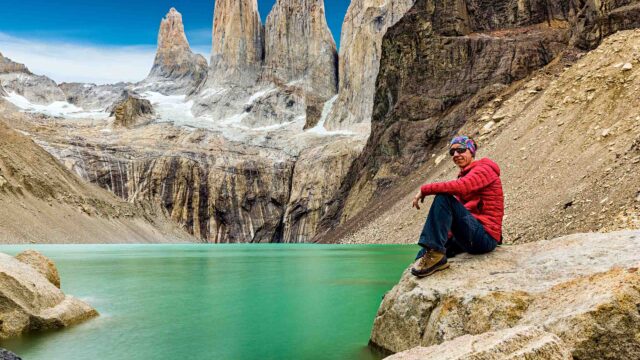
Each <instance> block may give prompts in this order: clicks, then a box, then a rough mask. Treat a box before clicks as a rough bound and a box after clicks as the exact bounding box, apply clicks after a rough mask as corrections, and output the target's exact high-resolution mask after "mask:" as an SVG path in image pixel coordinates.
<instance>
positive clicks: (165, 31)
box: [158, 7, 190, 50]
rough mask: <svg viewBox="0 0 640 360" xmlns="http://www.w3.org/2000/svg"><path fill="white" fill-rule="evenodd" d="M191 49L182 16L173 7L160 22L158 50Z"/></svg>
mask: <svg viewBox="0 0 640 360" xmlns="http://www.w3.org/2000/svg"><path fill="white" fill-rule="evenodd" d="M170 47H174V48H178V47H181V48H185V49H190V48H189V41H188V40H187V36H186V35H185V33H184V24H183V23H182V14H180V12H178V10H176V8H174V7H172V8H171V9H170V10H169V12H168V13H167V15H165V17H164V18H163V19H162V21H161V22H160V31H159V33H158V49H159V50H160V49H161V48H170Z"/></svg>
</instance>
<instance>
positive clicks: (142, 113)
mask: <svg viewBox="0 0 640 360" xmlns="http://www.w3.org/2000/svg"><path fill="white" fill-rule="evenodd" d="M153 114H154V111H153V106H152V105H151V102H150V101H149V100H147V99H142V98H140V97H138V96H135V95H132V94H129V93H125V94H124V95H123V97H122V98H121V99H120V100H119V101H118V102H116V103H115V104H114V105H113V110H112V111H111V116H114V117H115V121H114V123H113V124H114V125H115V126H123V127H133V126H137V125H142V124H145V123H147V122H149V121H150V120H151V119H152V117H153Z"/></svg>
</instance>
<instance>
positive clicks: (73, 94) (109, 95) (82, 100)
mask: <svg viewBox="0 0 640 360" xmlns="http://www.w3.org/2000/svg"><path fill="white" fill-rule="evenodd" d="M132 86H133V85H132V84H131V83H125V82H120V83H117V84H109V85H96V84H85V83H62V84H60V85H59V88H60V89H61V90H62V91H63V92H64V94H65V96H66V98H67V101H68V102H69V103H71V104H74V105H76V106H78V107H80V108H82V109H84V110H107V109H109V107H110V106H112V105H113V103H114V102H116V101H117V100H118V99H119V98H120V97H121V96H122V93H123V92H124V91H125V90H126V89H128V88H130V87H132Z"/></svg>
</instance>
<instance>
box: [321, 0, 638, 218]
mask: <svg viewBox="0 0 640 360" xmlns="http://www.w3.org/2000/svg"><path fill="white" fill-rule="evenodd" d="M605 5H606V6H601V7H598V6H595V4H594V3H592V2H579V3H578V2H565V1H552V2H548V1H534V2H532V3H530V4H528V6H524V4H523V3H521V2H516V1H510V0H505V1H500V2H484V1H475V0H466V1H462V2H460V1H445V2H438V1H431V0H419V1H417V2H416V4H415V5H414V7H413V8H412V9H411V10H410V11H409V12H408V13H407V14H406V15H405V16H404V17H403V18H402V20H400V21H399V22H398V23H397V24H396V25H395V26H393V27H392V28H390V29H389V31H388V32H387V34H386V35H385V39H384V40H383V45H382V49H383V50H382V54H383V55H382V60H381V66H380V73H379V75H378V80H377V89H376V95H375V100H374V108H373V117H372V130H371V136H370V138H369V140H368V144H367V146H366V147H365V149H364V151H363V154H362V155H361V156H360V157H359V159H357V160H356V161H355V162H354V166H353V167H352V169H351V171H350V172H349V175H347V179H346V181H345V182H344V183H343V185H342V187H341V195H340V196H338V198H336V201H335V202H334V204H333V205H332V209H331V210H330V211H329V212H328V215H327V216H326V217H325V219H324V221H323V224H324V225H323V226H324V228H325V229H328V228H330V227H331V226H334V225H335V224H336V223H337V222H339V221H341V220H343V221H344V220H345V219H347V218H350V217H352V216H353V215H355V214H356V213H357V212H358V211H359V209H362V207H363V206H364V205H365V204H366V203H367V201H368V200H369V199H371V198H372V196H373V194H374V193H380V190H383V189H386V188H389V187H390V186H391V184H394V183H395V182H396V181H397V180H398V179H399V178H400V177H403V176H406V175H407V174H409V173H410V172H411V171H414V170H415V169H417V168H418V167H419V166H420V165H422V164H424V163H425V162H426V161H427V160H428V157H429V156H430V155H429V154H432V153H433V152H434V149H436V148H438V146H442V144H443V143H442V141H443V140H444V139H448V138H449V136H451V135H452V134H453V133H455V132H456V130H457V129H459V128H460V127H461V126H462V125H463V124H464V123H465V121H466V120H467V119H468V118H469V117H471V116H473V115H474V114H475V111H476V110H477V109H478V108H479V107H480V106H481V105H483V104H485V103H486V102H488V101H490V100H491V99H493V98H495V96H496V95H497V94H498V93H500V91H502V90H504V87H505V85H508V84H511V83H513V82H514V81H517V80H519V79H523V78H525V77H526V76H528V75H529V74H531V73H532V72H533V71H535V70H537V69H539V68H541V67H543V66H545V65H547V64H549V63H550V62H551V61H553V60H554V59H557V58H558V57H559V56H560V54H562V53H564V52H565V51H576V50H575V48H573V47H572V44H575V45H576V46H583V45H584V46H586V45H589V43H588V42H586V43H585V42H584V41H583V40H582V39H585V38H597V39H601V38H603V37H604V36H606V35H608V34H609V31H610V30H611V29H619V28H627V27H636V26H640V20H638V17H637V16H635V14H637V11H638V6H640V5H639V4H638V2H636V1H627V2H623V3H619V2H615V1H608V2H606V3H605ZM603 11H604V12H603ZM578 14H591V15H590V16H587V17H583V16H582V15H578ZM612 14H616V15H615V16H611V15H612ZM571 49H573V50H571Z"/></svg>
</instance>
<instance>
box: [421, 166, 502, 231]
mask: <svg viewBox="0 0 640 360" xmlns="http://www.w3.org/2000/svg"><path fill="white" fill-rule="evenodd" d="M420 191H422V195H424V196H427V195H435V194H451V195H454V196H455V197H456V198H458V200H460V202H461V203H462V204H463V205H464V207H465V208H466V209H467V210H469V212H471V214H472V215H473V217H475V218H476V219H478V221H479V222H480V223H481V224H482V226H483V227H484V229H485V231H486V232H487V233H488V234H489V235H491V237H493V238H494V239H496V240H497V241H498V243H502V217H503V216H504V194H503V193H502V182H501V181H500V168H499V167H498V164H496V163H495V162H493V161H491V160H490V159H487V158H484V159H480V160H475V161H473V162H472V163H471V164H469V165H468V166H467V167H465V168H464V169H462V171H460V174H458V179H457V180H453V181H447V182H440V183H431V184H425V185H422V187H421V188H420Z"/></svg>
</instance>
